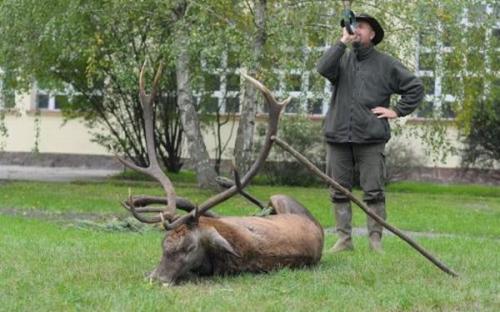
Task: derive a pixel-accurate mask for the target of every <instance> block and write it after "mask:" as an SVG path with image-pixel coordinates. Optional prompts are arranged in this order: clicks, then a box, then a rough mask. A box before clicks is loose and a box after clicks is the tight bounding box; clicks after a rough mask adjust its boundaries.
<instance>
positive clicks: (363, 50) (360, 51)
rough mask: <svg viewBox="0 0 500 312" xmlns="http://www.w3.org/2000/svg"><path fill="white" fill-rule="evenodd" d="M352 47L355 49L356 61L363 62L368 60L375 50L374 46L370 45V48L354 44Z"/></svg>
mask: <svg viewBox="0 0 500 312" xmlns="http://www.w3.org/2000/svg"><path fill="white" fill-rule="evenodd" d="M352 47H353V51H354V54H355V55H356V59H357V60H358V61H362V60H365V59H367V58H368V57H369V56H370V55H371V54H372V53H373V51H374V50H375V49H374V48H373V44H370V45H368V46H362V45H360V44H356V43H354V44H353V45H352Z"/></svg>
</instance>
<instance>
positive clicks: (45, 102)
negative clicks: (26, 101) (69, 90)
mask: <svg viewBox="0 0 500 312" xmlns="http://www.w3.org/2000/svg"><path fill="white" fill-rule="evenodd" d="M68 101H69V97H68V95H66V94H53V93H49V92H45V91H43V90H37V91H36V96H35V109H41V110H50V111H60V110H61V108H63V107H64V106H65V105H67V104H68Z"/></svg>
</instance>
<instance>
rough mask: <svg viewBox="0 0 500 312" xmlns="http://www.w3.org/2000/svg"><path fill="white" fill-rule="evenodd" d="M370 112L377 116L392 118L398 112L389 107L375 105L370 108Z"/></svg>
mask: <svg viewBox="0 0 500 312" xmlns="http://www.w3.org/2000/svg"><path fill="white" fill-rule="evenodd" d="M372 113H374V114H375V115H377V118H387V119H394V118H397V117H398V114H397V113H396V112H395V111H393V110H392V109H390V108H385V107H383V106H377V107H375V108H373V109H372Z"/></svg>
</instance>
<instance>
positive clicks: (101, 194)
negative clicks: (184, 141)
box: [0, 181, 500, 311]
mask: <svg viewBox="0 0 500 312" xmlns="http://www.w3.org/2000/svg"><path fill="white" fill-rule="evenodd" d="M129 188H131V189H132V193H134V194H140V193H148V194H157V195H159V194H161V190H160V189H159V188H158V187H156V185H155V184H153V183H147V182H135V183H126V182H119V181H115V182H110V183H70V184H68V183H35V182H8V183H2V184H0V311H4V310H5V311H25V310H36V311H73V310H96V311H166V310H168V311H234V310H238V311H316V310H318V311H433V310H437V311H499V310H500V282H499V281H500V189H499V188H498V187H497V188H495V187H483V186H450V185H449V186H442V185H431V184H421V183H420V184H416V183H399V184H394V185H391V186H389V188H388V192H387V197H388V206H389V208H388V213H389V222H390V223H392V224H393V225H395V226H397V227H399V228H401V229H404V230H411V231H422V232H435V233H443V234H451V235H448V236H436V237H433V238H422V237H416V240H417V241H418V242H419V243H421V244H422V245H423V246H425V247H426V248H427V249H428V250H430V251H432V252H433V253H434V254H435V255H436V256H438V258H440V259H441V260H442V261H444V262H445V263H446V264H447V265H449V266H450V267H451V268H453V269H454V270H455V271H457V272H459V274H460V277H459V278H452V277H449V276H447V275H446V274H444V273H441V271H439V270H438V269H437V268H435V267H434V266H433V265H432V264H431V263H430V262H428V261H427V260H426V259H425V258H423V257H422V256H420V255H419V254H418V253H416V252H415V251H413V249H411V248H410V247H409V246H408V245H406V244H405V243H404V242H402V241H401V240H399V239H398V238H396V237H393V236H386V237H385V239H384V246H385V251H386V252H385V254H384V255H382V256H380V255H376V254H373V253H370V252H369V251H368V248H367V240H366V239H365V238H364V237H355V245H356V251H355V252H353V253H347V254H341V255H332V254H330V253H328V252H326V250H328V248H329V247H330V246H331V245H332V244H333V242H334V237H333V235H327V239H326V246H325V253H324V256H323V258H322V261H321V263H320V264H319V265H318V266H316V267H314V268H312V269H304V270H281V271H278V272H274V273H271V274H260V275H250V274H244V275H240V276H234V277H219V278H210V279H203V280H199V281H196V282H189V283H186V284H183V285H181V286H179V287H175V288H163V287H159V286H157V285H150V284H148V283H147V282H146V281H145V280H144V278H143V274H144V272H146V271H148V270H151V269H152V268H153V267H154V266H155V265H156V264H157V263H158V261H159V258H160V255H161V250H160V242H161V239H162V237H163V234H162V233H161V232H160V231H157V230H148V231H143V232H141V233H137V232H123V231H121V232H120V231H105V230H98V228H93V227H85V226H81V222H80V221H79V219H81V218H86V217H89V218H91V219H93V220H98V221H96V222H100V223H103V224H105V223H107V222H110V220H112V219H113V218H115V217H119V218H125V217H126V216H127V214H126V212H125V211H124V210H123V209H122V208H121V207H120V205H119V203H118V201H119V200H121V199H124V198H126V197H127V195H128V189H129ZM176 190H177V192H178V193H179V194H180V195H181V196H186V197H188V198H191V199H194V200H195V201H197V202H201V201H202V200H203V199H205V198H207V197H208V196H209V195H210V193H209V192H206V191H204V192H200V191H199V190H197V189H196V188H194V187H193V186H192V185H190V184H188V183H184V184H182V186H180V187H179V186H178V187H177V188H176ZM249 191H250V192H251V193H252V194H254V195H256V196H257V197H259V198H261V199H262V200H265V199H266V198H268V197H269V195H271V194H276V193H285V194H289V195H293V196H294V197H296V198H297V199H299V200H300V201H302V202H303V203H305V204H306V206H307V207H308V208H309V209H310V210H311V211H312V212H313V214H314V215H315V216H316V217H317V218H318V219H320V221H321V223H322V224H323V225H324V226H325V227H331V226H332V220H331V216H330V204H329V200H328V192H327V191H326V190H325V189H319V188H292V187H266V186H253V187H251V188H249ZM357 194H358V195H359V193H357ZM354 209H355V220H354V221H355V222H354V223H355V226H358V227H361V226H364V224H365V217H364V215H362V212H361V211H360V210H359V209H356V208H354ZM217 210H218V212H219V213H221V214H228V215H234V214H237V215H250V214H253V213H256V212H257V211H258V209H256V208H254V207H252V206H250V205H249V204H247V203H246V202H245V201H244V200H243V199H241V198H235V199H231V200H230V201H228V202H226V203H224V205H221V206H220V208H218V209H217ZM96 216H97V217H98V218H97V219H95V218H94V217H96Z"/></svg>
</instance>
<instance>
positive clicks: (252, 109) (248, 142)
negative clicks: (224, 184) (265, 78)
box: [234, 0, 267, 174]
mask: <svg viewBox="0 0 500 312" xmlns="http://www.w3.org/2000/svg"><path fill="white" fill-rule="evenodd" d="M266 4H267V0H256V1H255V16H254V19H255V25H256V27H257V31H256V32H255V37H254V41H253V51H254V52H253V60H252V62H251V63H250V66H249V73H248V74H249V75H250V76H255V75H256V73H257V68H258V67H259V64H261V59H262V56H263V50H264V45H265V43H266V37H267V34H266ZM241 98H242V105H241V113H240V122H239V125H238V132H237V134H236V141H235V144H234V157H235V162H236V166H237V168H238V170H239V171H240V172H241V173H242V174H244V173H245V172H247V171H248V169H249V168H250V166H251V164H252V156H253V155H252V154H253V153H252V152H253V137H254V129H255V115H256V114H257V107H258V102H259V98H258V91H257V90H256V89H255V87H254V86H253V85H251V84H250V83H247V82H245V83H244V87H243V95H242V97H241Z"/></svg>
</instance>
